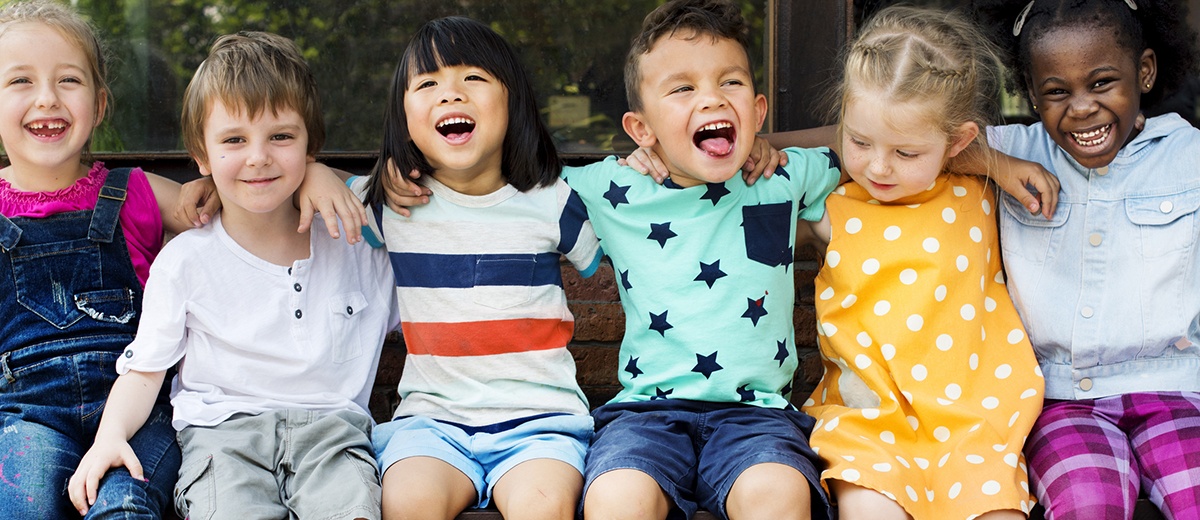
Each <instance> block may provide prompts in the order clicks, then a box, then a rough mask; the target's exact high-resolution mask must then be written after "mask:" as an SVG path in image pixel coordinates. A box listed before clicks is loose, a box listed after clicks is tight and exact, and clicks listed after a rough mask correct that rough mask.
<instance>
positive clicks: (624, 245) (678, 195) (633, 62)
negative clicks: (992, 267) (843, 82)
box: [565, 0, 839, 520]
mask: <svg viewBox="0 0 1200 520" xmlns="http://www.w3.org/2000/svg"><path fill="white" fill-rule="evenodd" d="M747 40H748V29H747V26H746V24H745V21H744V20H743V19H742V17H741V14H740V12H739V11H738V9H737V7H736V6H735V5H733V4H732V3H730V2H724V1H714V0H675V1H671V2H668V3H666V4H664V5H663V6H661V7H659V8H658V9H655V10H654V11H653V12H651V13H650V14H649V15H648V16H647V17H646V19H645V20H644V22H643V24H642V30H641V32H640V34H639V35H638V36H637V37H635V39H634V41H633V45H632V48H631V49H630V52H629V58H628V60H627V63H626V68H625V71H626V73H625V83H626V93H627V96H628V98H629V106H630V112H629V113H627V114H626V115H625V117H624V120H623V125H624V128H625V131H626V132H627V133H628V134H629V135H630V136H631V137H632V138H633V140H634V141H635V142H637V143H638V145H640V146H642V147H647V148H651V149H653V151H654V152H655V153H656V154H657V155H658V157H661V158H663V159H664V162H665V163H666V164H667V165H668V167H669V169H670V172H671V177H670V179H668V180H667V181H666V182H665V184H664V185H658V184H655V182H654V180H653V179H652V178H650V177H645V176H642V175H641V174H639V173H638V172H636V171H634V170H633V169H630V168H624V167H621V166H618V165H617V162H616V160H615V159H611V158H610V159H609V160H606V161H603V162H601V163H597V164H593V165H590V166H587V167H583V168H578V169H569V171H567V172H565V173H566V175H567V180H568V182H569V183H570V184H571V187H572V188H574V189H575V190H576V191H578V192H579V194H580V196H581V197H582V199H583V202H584V203H585V204H586V205H587V208H588V211H589V215H590V216H591V218H592V219H593V220H592V222H593V223H594V225H595V227H596V234H597V235H599V236H600V237H601V239H602V241H603V242H602V243H603V244H604V250H605V253H607V254H608V255H609V256H610V257H611V259H612V263H613V268H614V270H615V271H616V272H617V273H618V275H619V291H620V295H621V302H622V305H623V307H624V309H625V316H626V325H625V338H624V340H623V342H622V344H621V353H620V356H621V357H620V381H621V384H622V390H621V392H620V393H619V394H618V395H617V396H616V397H615V398H614V399H613V400H612V401H611V402H609V403H608V404H605V405H603V406H601V407H599V408H598V409H596V410H595V411H594V413H593V416H594V417H595V418H596V425H597V432H596V436H595V438H594V439H593V443H592V448H591V450H590V451H589V453H588V460H587V475H586V482H587V485H586V488H585V494H584V500H583V504H582V506H581V508H582V512H583V514H584V517H585V518H587V519H588V520H592V519H603V518H656V519H663V518H666V517H667V516H668V514H669V513H678V512H682V513H683V515H684V516H687V517H690V516H691V515H692V514H694V513H695V511H696V510H697V509H698V508H700V507H703V508H705V509H708V510H709V511H711V512H713V513H714V514H716V515H718V516H719V517H722V518H733V519H735V520H742V519H749V518H771V519H779V518H809V517H810V516H811V517H814V518H828V517H830V513H829V510H828V502H827V500H826V497H825V492H824V491H823V490H822V488H821V486H820V485H819V480H818V470H817V465H818V464H819V462H818V459H817V457H816V455H815V454H814V453H813V452H812V451H811V450H810V449H809V447H808V444H807V438H808V434H809V432H810V431H811V428H812V426H813V419H812V418H811V417H810V416H808V415H806V414H804V413H802V412H800V411H798V410H796V409H795V408H794V407H793V406H792V405H791V404H790V403H789V402H788V395H789V394H790V393H791V382H792V378H793V376H794V373H795V371H796V368H797V365H798V360H797V356H796V351H795V341H794V330H793V323H792V309H793V300H794V284H793V280H792V276H793V272H792V269H791V268H790V267H791V264H792V259H793V255H794V252H793V251H794V249H793V247H794V245H795V243H794V237H795V230H796V225H797V220H798V219H800V218H803V219H806V220H815V219H818V218H820V216H821V215H822V214H823V213H824V199H825V197H826V195H828V194H829V192H830V191H831V190H832V189H833V188H834V186H836V184H837V182H838V179H839V171H838V169H837V167H836V162H835V160H834V156H833V155H832V153H831V152H829V150H827V149H816V150H799V149H792V150H787V151H786V154H787V156H788V157H787V167H786V168H785V169H784V170H782V173H780V174H776V175H775V176H773V177H772V178H771V179H766V180H765V181H759V183H757V184H756V185H755V186H753V187H747V186H746V185H745V184H744V183H743V182H742V181H741V179H733V180H731V178H732V177H733V176H735V175H736V174H737V172H738V170H739V168H741V166H742V165H743V163H745V162H746V159H747V158H748V156H749V154H750V147H751V146H753V143H754V133H755V132H756V131H757V130H758V129H759V128H760V127H761V125H762V122H763V118H764V117H765V114H766V104H767V102H766V98H765V97H764V96H762V95H761V94H756V93H755V90H754V78H753V75H752V72H751V67H750V63H749V57H748V53H747V51H746V48H747V46H748V41H747Z"/></svg>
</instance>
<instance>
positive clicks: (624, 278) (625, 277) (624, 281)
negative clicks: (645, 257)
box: [621, 269, 633, 291]
mask: <svg viewBox="0 0 1200 520" xmlns="http://www.w3.org/2000/svg"><path fill="white" fill-rule="evenodd" d="M621 287H624V288H625V290H626V291H628V290H630V289H633V286H632V285H630V284H629V270H628V269H626V270H624V271H621Z"/></svg>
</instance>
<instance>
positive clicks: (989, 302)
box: [983, 296, 996, 312]
mask: <svg viewBox="0 0 1200 520" xmlns="http://www.w3.org/2000/svg"><path fill="white" fill-rule="evenodd" d="M983 309H984V310H986V311H988V312H992V311H994V310H996V300H993V299H992V297H991V296H986V297H984V298H983Z"/></svg>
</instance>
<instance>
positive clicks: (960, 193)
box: [954, 186, 967, 197]
mask: <svg viewBox="0 0 1200 520" xmlns="http://www.w3.org/2000/svg"><path fill="white" fill-rule="evenodd" d="M954 196H955V197H966V196H967V189H966V188H964V187H962V186H955V187H954Z"/></svg>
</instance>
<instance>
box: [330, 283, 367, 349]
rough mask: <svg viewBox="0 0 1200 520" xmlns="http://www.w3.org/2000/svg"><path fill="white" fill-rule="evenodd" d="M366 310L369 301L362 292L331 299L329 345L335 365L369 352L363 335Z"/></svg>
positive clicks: (344, 294) (349, 293) (340, 295)
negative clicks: (363, 316) (363, 318)
mask: <svg viewBox="0 0 1200 520" xmlns="http://www.w3.org/2000/svg"><path fill="white" fill-rule="evenodd" d="M366 310H367V299H366V297H364V296H363V294H362V292H359V291H354V292H348V293H343V294H339V295H337V296H334V297H333V298H330V300H329V313H330V316H329V345H330V348H332V349H333V354H332V357H333V362H334V363H345V362H347V361H350V360H352V359H355V358H357V357H359V356H361V355H362V354H363V352H364V351H366V350H367V349H366V348H365V345H363V342H364V340H363V338H364V337H365V336H366V335H365V334H363V332H364V331H363V330H362V318H361V316H362V314H363V312H364V311H366ZM372 350H374V345H372Z"/></svg>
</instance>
